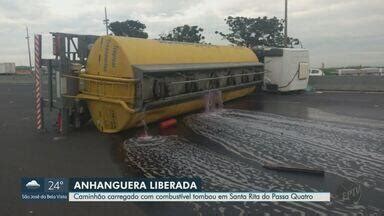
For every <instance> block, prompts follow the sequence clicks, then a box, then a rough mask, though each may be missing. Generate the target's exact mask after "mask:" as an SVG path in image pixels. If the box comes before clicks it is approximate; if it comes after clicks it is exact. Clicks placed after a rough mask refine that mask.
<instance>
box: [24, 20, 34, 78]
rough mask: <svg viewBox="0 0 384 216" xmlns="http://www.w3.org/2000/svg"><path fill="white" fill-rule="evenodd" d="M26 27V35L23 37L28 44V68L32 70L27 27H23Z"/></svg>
mask: <svg viewBox="0 0 384 216" xmlns="http://www.w3.org/2000/svg"><path fill="white" fill-rule="evenodd" d="M25 28H26V29H27V36H26V37H25V39H27V46H28V59H29V70H30V71H31V72H32V60H31V46H30V44H29V38H30V37H29V32H28V27H27V26H26V27H25Z"/></svg>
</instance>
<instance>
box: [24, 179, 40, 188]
mask: <svg viewBox="0 0 384 216" xmlns="http://www.w3.org/2000/svg"><path fill="white" fill-rule="evenodd" d="M25 187H27V188H28V189H37V188H39V187H40V185H39V183H37V181H36V180H32V181H30V182H28V183H27V184H26V185H25Z"/></svg>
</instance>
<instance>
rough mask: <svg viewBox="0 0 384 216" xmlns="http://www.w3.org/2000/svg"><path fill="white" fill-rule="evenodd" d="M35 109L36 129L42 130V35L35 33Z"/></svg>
mask: <svg viewBox="0 0 384 216" xmlns="http://www.w3.org/2000/svg"><path fill="white" fill-rule="evenodd" d="M34 38H35V43H34V44H35V77H34V78H35V109H36V129H37V130H38V131H41V130H42V129H43V107H42V97H41V79H40V68H41V35H40V34H36V35H35V37H34Z"/></svg>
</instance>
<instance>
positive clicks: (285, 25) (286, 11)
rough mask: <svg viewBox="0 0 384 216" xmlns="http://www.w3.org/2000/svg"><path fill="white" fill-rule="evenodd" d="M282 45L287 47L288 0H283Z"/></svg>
mask: <svg viewBox="0 0 384 216" xmlns="http://www.w3.org/2000/svg"><path fill="white" fill-rule="evenodd" d="M284 46H285V47H288V0H285V18H284Z"/></svg>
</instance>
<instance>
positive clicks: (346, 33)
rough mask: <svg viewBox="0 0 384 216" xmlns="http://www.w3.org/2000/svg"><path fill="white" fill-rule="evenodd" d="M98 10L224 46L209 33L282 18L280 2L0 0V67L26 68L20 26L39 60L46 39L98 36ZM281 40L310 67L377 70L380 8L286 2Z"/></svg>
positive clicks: (315, 0) (346, 2)
mask: <svg viewBox="0 0 384 216" xmlns="http://www.w3.org/2000/svg"><path fill="white" fill-rule="evenodd" d="M105 5H106V6H107V9H108V13H109V18H110V19H111V21H122V20H126V19H135V20H140V21H141V22H143V23H145V24H146V25H147V32H148V33H149V37H150V38H157V37H158V35H159V34H160V33H165V32H167V31H169V30H171V29H172V28H173V27H175V26H178V25H183V24H190V25H199V26H201V27H203V28H204V30H205V31H204V35H205V36H206V42H210V43H212V44H228V42H227V41H225V40H221V38H220V37H219V36H218V35H215V34H214V32H215V31H216V30H219V31H226V30H227V29H228V27H227V26H226V24H225V22H224V18H225V17H227V16H229V15H231V16H247V17H258V16H270V17H272V16H276V17H279V18H283V16H284V10H283V9H284V0H163V1H160V0H125V1H124V0H114V1H112V0H61V1H58V0H39V1H31V0H0V39H1V40H0V47H1V48H0V62H16V64H17V65H22V64H23V65H27V64H28V56H27V46H26V40H25V26H29V28H30V32H32V33H40V34H43V40H45V42H46V45H45V46H44V48H45V50H44V52H51V48H50V47H51V41H48V40H49V39H50V38H49V34H48V33H49V32H51V31H57V32H69V33H78V34H97V35H100V34H105V27H104V26H103V23H102V19H103V17H104V6H105ZM288 32H289V35H290V36H292V37H296V38H299V39H300V40H301V41H302V43H303V45H304V47H305V48H307V49H309V50H310V55H311V64H312V66H313V67H317V66H320V65H321V63H322V62H324V63H325V66H348V65H372V66H373V65H384V0H365V1H361V0H289V22H288ZM32 44H33V43H32ZM32 49H33V47H32Z"/></svg>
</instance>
